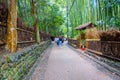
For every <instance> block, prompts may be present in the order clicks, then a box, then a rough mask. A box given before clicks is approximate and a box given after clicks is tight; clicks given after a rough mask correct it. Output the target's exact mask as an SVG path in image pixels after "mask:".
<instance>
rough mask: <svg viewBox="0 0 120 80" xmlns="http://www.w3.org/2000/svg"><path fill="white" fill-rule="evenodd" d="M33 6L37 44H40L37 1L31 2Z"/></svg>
mask: <svg viewBox="0 0 120 80" xmlns="http://www.w3.org/2000/svg"><path fill="white" fill-rule="evenodd" d="M31 5H32V14H33V16H34V19H35V21H34V27H35V37H36V42H37V43H40V34H39V32H40V30H39V26H38V18H37V8H36V7H37V6H36V1H35V0H31Z"/></svg>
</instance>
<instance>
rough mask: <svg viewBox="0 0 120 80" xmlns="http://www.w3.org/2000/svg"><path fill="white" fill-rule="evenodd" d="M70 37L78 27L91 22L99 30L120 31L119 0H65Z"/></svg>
mask: <svg viewBox="0 0 120 80" xmlns="http://www.w3.org/2000/svg"><path fill="white" fill-rule="evenodd" d="M65 5H66V6H68V10H67V12H68V25H69V26H71V27H72V28H70V27H69V29H70V30H69V31H71V32H70V33H72V34H71V35H73V36H75V35H77V33H76V31H75V30H73V29H74V28H75V27H77V26H78V25H81V24H84V23H88V22H93V23H95V24H96V25H97V26H98V29H99V30H109V29H120V0H66V3H65Z"/></svg>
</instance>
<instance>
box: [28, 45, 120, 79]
mask: <svg viewBox="0 0 120 80" xmlns="http://www.w3.org/2000/svg"><path fill="white" fill-rule="evenodd" d="M51 47H52V46H51ZM51 47H50V48H49V49H48V50H47V53H46V54H44V55H43V58H42V60H41V61H40V62H39V64H38V66H37V67H36V69H35V71H34V73H33V75H32V76H31V79H30V80H120V78H114V79H113V77H111V76H113V75H114V74H111V73H110V72H109V71H107V70H106V71H105V72H103V71H104V68H103V67H102V66H99V68H97V67H96V66H94V64H93V63H91V61H89V60H88V59H86V58H85V57H84V56H82V55H80V54H78V53H77V52H75V51H73V50H72V49H70V48H69V47H67V46H66V45H65V44H64V45H63V46H62V47H58V46H57V45H56V44H54V45H53V47H52V48H51ZM49 54H50V55H49ZM114 77H116V76H114Z"/></svg>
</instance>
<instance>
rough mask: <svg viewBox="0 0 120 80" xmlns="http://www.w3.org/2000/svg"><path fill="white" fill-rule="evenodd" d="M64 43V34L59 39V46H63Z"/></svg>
mask: <svg viewBox="0 0 120 80" xmlns="http://www.w3.org/2000/svg"><path fill="white" fill-rule="evenodd" d="M62 43H63V38H62V36H59V40H58V43H57V44H58V46H62Z"/></svg>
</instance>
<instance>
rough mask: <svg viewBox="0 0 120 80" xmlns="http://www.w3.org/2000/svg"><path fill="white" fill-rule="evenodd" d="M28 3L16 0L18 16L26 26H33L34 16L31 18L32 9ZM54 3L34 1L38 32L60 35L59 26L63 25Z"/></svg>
mask: <svg viewBox="0 0 120 80" xmlns="http://www.w3.org/2000/svg"><path fill="white" fill-rule="evenodd" d="M30 2H31V0H18V13H19V16H20V17H21V18H22V20H23V21H24V22H25V24H26V25H27V26H33V25H34V22H35V19H34V16H32V13H33V11H32V10H33V9H32V8H33V7H32V5H31V3H30ZM57 2H58V1H57ZM57 2H56V3H57ZM56 3H54V2H53V1H52V0H35V8H36V10H37V12H36V17H37V19H38V24H39V28H40V31H44V32H47V33H50V34H52V35H54V36H57V35H59V34H60V28H61V27H60V26H61V25H62V24H63V23H64V17H63V14H62V12H61V11H60V8H59V7H60V6H59V5H57V4H56ZM58 4H59V3H58Z"/></svg>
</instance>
